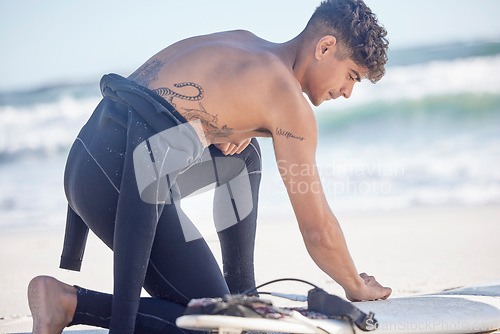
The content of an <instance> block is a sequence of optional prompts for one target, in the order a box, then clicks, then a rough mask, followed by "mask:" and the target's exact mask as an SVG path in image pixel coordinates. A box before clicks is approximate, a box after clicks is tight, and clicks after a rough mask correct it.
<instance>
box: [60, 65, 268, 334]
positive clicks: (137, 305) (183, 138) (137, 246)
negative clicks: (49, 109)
mask: <svg viewBox="0 0 500 334" xmlns="http://www.w3.org/2000/svg"><path fill="white" fill-rule="evenodd" d="M101 92H102V94H103V96H104V98H103V99H102V101H101V102H100V104H99V105H98V107H97V108H96V110H95V111H94V113H93V114H92V116H91V118H90V119H89V121H88V122H87V124H86V125H85V126H84V127H83V128H82V130H81V132H80V134H79V135H78V138H77V140H76V141H75V143H74V144H73V147H72V148H71V151H70V154H69V157H68V161H67V166H66V172H65V180H64V184H65V191H66V196H67V199H68V203H69V206H68V219H67V225H66V235H65V242H64V249H63V255H62V258H61V267H62V268H67V269H71V270H79V269H80V264H81V260H82V256H83V250H84V247H85V240H86V236H87V232H88V228H90V229H91V230H92V231H93V232H94V233H95V234H96V235H97V236H98V237H99V238H100V239H101V240H102V241H104V243H106V245H108V246H109V247H110V248H111V249H113V252H114V292H113V295H108V294H104V293H100V292H95V291H89V290H85V289H82V288H80V289H79V292H78V303H77V310H76V313H75V317H74V319H73V322H72V324H89V325H95V326H100V327H105V328H110V333H132V332H134V328H135V333H141V332H142V333H160V332H161V333H179V332H185V331H182V330H180V329H179V328H177V327H176V326H175V319H176V318H177V317H178V316H180V315H181V314H182V313H183V311H184V309H185V306H186V304H187V303H188V301H189V300H190V299H192V298H200V297H216V296H223V295H224V294H227V293H228V292H232V293H237V292H241V291H242V290H245V289H247V288H250V287H253V286H254V284H255V280H254V271H253V251H254V240H255V228H256V219H257V200H258V189H259V183H260V177H261V174H260V172H261V161H260V151H259V146H258V143H257V141H256V140H255V139H252V141H251V143H250V145H248V147H247V148H246V149H245V150H244V151H243V152H242V153H241V154H237V155H233V156H224V155H223V154H222V152H221V151H220V150H218V149H217V148H215V147H214V146H209V147H208V148H204V147H203V146H202V144H201V142H200V140H199V138H198V136H197V135H196V132H195V131H194V129H193V127H191V125H189V123H187V122H186V120H185V119H184V118H183V117H182V116H181V115H180V114H179V113H178V112H177V111H176V110H175V109H174V108H173V107H172V106H171V105H170V104H168V103H167V102H166V101H165V100H164V99H163V98H162V97H160V96H159V95H157V94H156V93H154V92H152V91H150V90H148V89H147V88H144V87H143V86H140V85H138V84H136V83H135V82H133V81H131V80H128V79H125V78H123V77H121V76H118V75H116V74H110V75H106V76H104V77H103V78H102V80H101ZM210 184H215V185H216V186H217V188H216V189H215V195H214V206H213V208H214V209H213V210H214V211H213V213H214V221H215V225H216V227H217V231H218V236H219V239H220V243H221V248H222V256H223V266H224V268H223V271H224V273H223V274H222V273H221V271H220V268H219V267H218V265H217V263H216V261H215V259H214V257H213V254H212V253H211V251H210V249H209V248H208V246H207V244H206V242H205V240H204V239H203V238H202V237H201V235H200V234H199V233H198V232H197V230H196V228H195V227H194V225H192V223H191V222H190V221H189V218H187V216H186V215H185V214H184V213H183V212H182V210H181V208H180V206H179V201H180V200H181V199H182V198H184V197H186V196H188V195H190V194H193V193H194V192H196V191H197V190H199V189H201V188H204V187H205V186H207V185H210ZM142 287H144V289H145V290H146V291H147V292H148V293H149V294H150V295H151V296H152V297H151V298H140V291H141V288H142Z"/></svg>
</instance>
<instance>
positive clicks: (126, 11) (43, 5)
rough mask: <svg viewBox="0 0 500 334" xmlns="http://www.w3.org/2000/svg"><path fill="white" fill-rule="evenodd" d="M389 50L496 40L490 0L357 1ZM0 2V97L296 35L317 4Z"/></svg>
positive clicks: (495, 8) (277, 0) (281, 0)
mask: <svg viewBox="0 0 500 334" xmlns="http://www.w3.org/2000/svg"><path fill="white" fill-rule="evenodd" d="M365 2H366V4H367V5H368V6H369V7H370V8H371V9H372V10H373V12H374V13H375V14H376V15H377V16H378V18H379V21H380V22H381V23H382V24H383V25H384V26H385V28H386V29H387V30H388V38H389V40H390V47H391V48H392V49H394V50H395V49H402V48H408V47H412V46H422V45H435V44H439V43H446V42H456V41H465V42H468V41H474V40H478V39H496V40H500V19H499V18H498V13H499V12H500V1H499V0H475V1H464V0H416V1H414V0H411V1H410V0H365ZM173 3H174V2H173V1H171V0H170V1H169V0H162V1H160V0H142V1H136V0H134V1H129V0H120V1H117V0H107V1H102V0H72V1H69V0H46V1H39V0H16V1H14V0H0V48H1V50H0V91H14V90H24V89H32V88H36V87H39V86H42V85H44V84H56V83H61V82H68V81H69V82H79V81H92V80H95V81H96V83H97V82H98V80H99V78H100V77H101V76H102V74H105V73H110V72H116V73H120V74H122V75H128V74H129V73H130V72H132V71H133V70H134V69H135V68H137V67H139V66H140V65H141V64H142V63H143V62H144V61H146V60H147V59H148V58H149V57H151V56H152V55H153V54H155V53H156V52H158V51H160V50H161V49H163V48H164V47H166V46H168V45H169V44H171V43H173V42H175V41H177V40H180V39H183V38H187V37H190V36H193V35H201V34H207V33H212V32H217V31H224V30H232V29H247V30H250V31H252V32H253V33H255V34H256V35H258V36H260V37H262V38H265V39H268V40H270V41H273V42H284V41H287V40H289V39H291V38H293V37H294V36H295V35H297V34H298V33H299V32H300V31H301V30H302V29H303V28H304V26H305V24H306V23H307V20H308V19H309V17H310V16H311V14H312V12H313V11H314V9H315V7H316V6H317V5H318V4H319V0H317V1H313V0H300V1H299V0H286V1H285V0H252V1H237V0H212V1H206V0H182V1H177V2H176V3H175V4H173Z"/></svg>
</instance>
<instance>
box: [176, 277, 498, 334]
mask: <svg viewBox="0 0 500 334" xmlns="http://www.w3.org/2000/svg"><path fill="white" fill-rule="evenodd" d="M355 304H356V306H357V307H359V308H360V309H361V310H362V311H364V312H365V313H368V312H374V313H375V318H376V319H377V320H378V323H379V325H378V328H377V329H376V330H375V331H374V333H481V332H489V331H494V330H497V329H500V281H498V282H492V283H490V284H484V285H477V286H471V287H467V288H461V289H456V290H451V291H446V292H441V293H436V294H430V295H420V296H413V297H400V298H389V299H388V300H385V301H371V302H358V303H355ZM177 326H179V327H181V328H185V329H194V330H205V331H209V330H218V331H219V333H224V334H236V333H241V332H243V331H267V332H269V331H271V332H280V333H318V334H319V333H322V334H325V333H332V334H333V333H366V332H363V331H361V330H360V329H358V328H357V327H355V326H354V328H353V327H352V326H351V324H350V323H349V322H347V321H342V320H334V319H328V320H319V319H307V318H305V319H304V317H303V316H301V315H300V314H295V316H294V317H290V318H285V319H280V320H273V319H263V318H242V317H231V316H223V315H188V316H182V317H180V318H178V319H177Z"/></svg>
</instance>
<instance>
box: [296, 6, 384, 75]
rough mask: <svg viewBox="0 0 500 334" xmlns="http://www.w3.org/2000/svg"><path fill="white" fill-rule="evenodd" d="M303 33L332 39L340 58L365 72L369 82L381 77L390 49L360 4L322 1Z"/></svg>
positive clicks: (380, 31)
mask: <svg viewBox="0 0 500 334" xmlns="http://www.w3.org/2000/svg"><path fill="white" fill-rule="evenodd" d="M304 31H308V32H313V33H314V34H315V35H317V34H320V33H321V34H323V35H333V36H335V38H336V39H337V42H338V43H340V45H341V47H342V49H343V52H340V54H339V56H340V58H345V56H347V57H349V58H351V59H352V61H354V62H355V63H356V64H357V65H359V66H362V67H365V68H367V69H368V74H367V78H368V79H369V80H370V81H371V82H373V83H376V82H377V81H379V80H380V79H381V78H382V77H383V76H384V74H385V68H384V66H385V64H386V63H387V49H388V47H389V41H388V40H387V39H386V38H385V37H386V36H387V31H386V30H385V29H384V27H383V26H380V25H379V23H378V20H377V17H376V16H375V14H374V13H372V11H371V10H370V8H368V6H366V4H365V3H364V2H363V1H362V0H326V1H323V2H322V3H321V4H320V5H319V6H318V7H317V8H316V11H315V12H314V13H313V15H312V17H311V19H310V20H309V22H308V23H307V27H306V29H305V30H304Z"/></svg>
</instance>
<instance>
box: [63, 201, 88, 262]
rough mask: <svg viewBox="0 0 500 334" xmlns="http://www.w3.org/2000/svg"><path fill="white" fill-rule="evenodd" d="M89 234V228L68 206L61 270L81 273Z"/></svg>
mask: <svg viewBox="0 0 500 334" xmlns="http://www.w3.org/2000/svg"><path fill="white" fill-rule="evenodd" d="M88 233H89V228H88V226H87V225H86V224H85V223H84V222H83V220H82V219H81V218H80V216H78V215H77V214H76V213H75V212H74V211H73V209H71V207H70V206H69V205H68V214H67V218H66V231H65V232H64V244H63V251H62V255H61V262H60V265H59V267H60V268H61V269H69V270H74V271H80V268H81V266H82V259H83V253H84V251H85V244H86V243H87V236H88Z"/></svg>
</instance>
